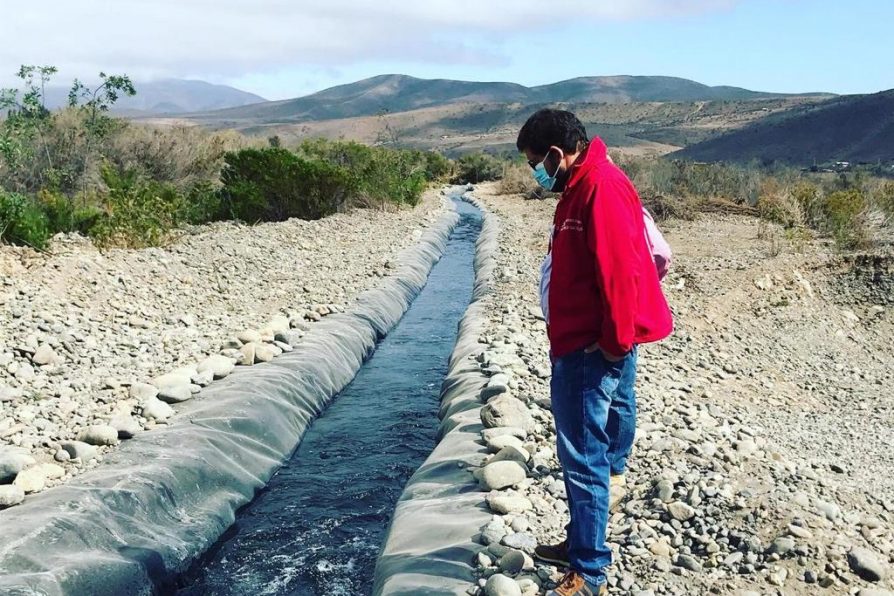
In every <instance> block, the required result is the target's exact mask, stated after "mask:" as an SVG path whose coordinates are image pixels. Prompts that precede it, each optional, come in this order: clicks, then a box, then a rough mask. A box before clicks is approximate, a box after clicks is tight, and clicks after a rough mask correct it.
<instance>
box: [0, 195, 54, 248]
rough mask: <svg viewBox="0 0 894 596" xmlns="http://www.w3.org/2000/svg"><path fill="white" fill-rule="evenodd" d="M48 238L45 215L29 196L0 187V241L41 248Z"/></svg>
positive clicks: (44, 245)
mask: <svg viewBox="0 0 894 596" xmlns="http://www.w3.org/2000/svg"><path fill="white" fill-rule="evenodd" d="M49 238H50V227H49V224H48V222H47V216H46V215H45V214H44V212H43V210H42V209H41V208H40V205H38V204H37V202H36V201H34V200H33V199H32V198H31V197H27V196H25V195H21V194H17V193H7V192H6V191H4V190H2V189H0V241H2V242H9V243H12V244H20V245H24V246H30V247H32V248H36V249H43V248H44V247H46V245H47V241H48V240H49Z"/></svg>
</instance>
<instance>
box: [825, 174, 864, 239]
mask: <svg viewBox="0 0 894 596" xmlns="http://www.w3.org/2000/svg"><path fill="white" fill-rule="evenodd" d="M867 206H868V203H867V200H866V195H864V194H863V192H862V191H860V190H858V189H852V190H840V191H837V192H834V193H832V194H830V195H828V196H826V197H825V199H824V200H823V202H822V204H821V207H820V208H821V211H822V214H823V221H822V224H821V225H822V227H823V228H825V229H824V231H825V232H827V233H829V234H831V235H832V237H833V238H835V241H836V243H837V244H838V245H839V246H840V247H842V248H849V249H851V248H859V247H861V246H864V245H865V244H866V243H867V240H868V238H867V235H868V234H867V232H868V230H867V226H866V221H865V214H866V208H867Z"/></svg>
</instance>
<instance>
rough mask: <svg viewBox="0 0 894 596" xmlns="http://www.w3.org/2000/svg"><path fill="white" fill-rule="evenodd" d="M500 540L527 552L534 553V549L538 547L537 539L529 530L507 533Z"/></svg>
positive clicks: (510, 546)
mask: <svg viewBox="0 0 894 596" xmlns="http://www.w3.org/2000/svg"><path fill="white" fill-rule="evenodd" d="M500 542H501V543H502V544H504V545H506V546H508V547H509V548H515V549H518V550H522V551H525V552H526V553H532V552H534V549H535V548H537V539H536V538H534V537H533V536H531V535H530V534H528V533H527V532H515V533H513V534H507V535H506V536H503V540H501V541H500Z"/></svg>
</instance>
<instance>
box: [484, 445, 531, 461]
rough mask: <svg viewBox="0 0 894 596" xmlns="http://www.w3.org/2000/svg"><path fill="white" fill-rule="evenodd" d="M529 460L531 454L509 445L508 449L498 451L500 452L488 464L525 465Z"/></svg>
mask: <svg viewBox="0 0 894 596" xmlns="http://www.w3.org/2000/svg"><path fill="white" fill-rule="evenodd" d="M529 459H531V454H530V453H529V452H528V451H527V450H525V449H523V448H518V447H515V446H513V445H509V446H508V447H503V448H502V449H500V452H499V453H497V454H496V455H495V456H493V457H492V458H491V460H490V463H494V462H498V461H515V462H518V463H520V464H525V463H528V460H529Z"/></svg>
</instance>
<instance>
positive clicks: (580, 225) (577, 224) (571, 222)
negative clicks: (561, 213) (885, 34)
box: [559, 219, 584, 232]
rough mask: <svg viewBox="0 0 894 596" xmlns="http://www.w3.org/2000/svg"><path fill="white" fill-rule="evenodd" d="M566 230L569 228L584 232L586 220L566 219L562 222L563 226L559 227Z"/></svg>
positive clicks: (562, 230)
mask: <svg viewBox="0 0 894 596" xmlns="http://www.w3.org/2000/svg"><path fill="white" fill-rule="evenodd" d="M566 230H569V231H571V232H583V231H584V222H582V221H581V220H579V219H566V220H565V221H563V222H562V227H561V228H559V231H560V232H564V231H566Z"/></svg>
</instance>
